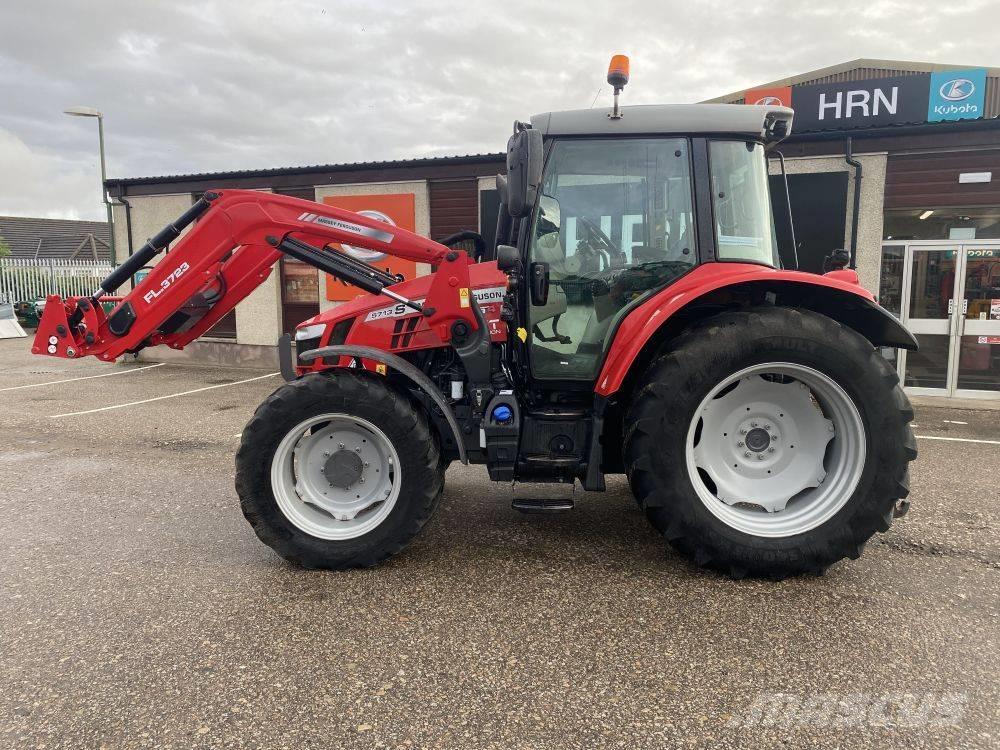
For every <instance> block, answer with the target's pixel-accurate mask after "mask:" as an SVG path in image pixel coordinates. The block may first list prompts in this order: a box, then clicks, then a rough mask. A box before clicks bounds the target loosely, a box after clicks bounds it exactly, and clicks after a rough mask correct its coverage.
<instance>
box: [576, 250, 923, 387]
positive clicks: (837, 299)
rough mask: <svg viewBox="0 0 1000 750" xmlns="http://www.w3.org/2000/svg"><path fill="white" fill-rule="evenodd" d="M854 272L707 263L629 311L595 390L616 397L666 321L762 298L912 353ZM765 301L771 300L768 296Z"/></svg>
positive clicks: (908, 338)
mask: <svg viewBox="0 0 1000 750" xmlns="http://www.w3.org/2000/svg"><path fill="white" fill-rule="evenodd" d="M856 278H857V276H856V275H855V274H854V272H853V271H836V272H833V273H831V274H828V275H824V276H820V275H817V274H811V273H802V272H800V271H786V270H781V269H776V268H770V267H767V266H759V265H752V264H747V263H706V264H705V265H702V266H698V267H697V268H695V269H694V270H693V271H691V272H690V273H688V274H686V275H685V276H683V277H682V278H680V279H679V280H678V281H676V282H675V283H674V284H672V285H670V286H669V287H667V288H666V289H663V290H661V291H660V292H658V293H657V294H655V295H654V296H653V297H651V298H650V299H648V300H646V301H645V302H643V303H642V304H641V305H639V306H638V307H636V308H635V309H633V310H632V311H631V312H629V313H628V315H626V316H625V318H624V319H623V320H622V321H621V323H620V324H619V326H618V328H617V329H616V330H615V332H614V336H613V338H612V340H611V344H610V346H608V348H607V352H606V354H605V356H604V362H603V365H602V367H601V372H600V375H599V376H598V378H597V385H596V387H595V389H594V390H595V392H596V393H597V394H598V395H601V396H610V395H611V394H613V393H616V392H617V391H618V390H619V389H620V388H621V386H622V383H623V382H624V381H625V378H626V377H627V376H628V374H629V372H630V371H631V370H632V368H633V366H634V365H635V364H636V362H638V361H642V359H643V354H644V353H647V347H650V346H657V345H658V343H659V341H660V337H659V334H660V333H661V331H663V330H664V327H665V326H667V325H668V324H669V323H674V324H676V322H677V320H678V319H679V318H681V317H686V316H687V315H689V314H694V313H695V312H696V311H697V308H698V307H699V305H712V306H713V309H714V310H716V311H717V310H718V309H719V308H718V305H720V304H722V305H732V304H734V303H738V302H739V301H740V300H741V299H744V300H748V301H749V300H754V299H759V300H763V299H765V295H767V294H769V293H770V294H773V295H774V298H773V303H774V304H777V305H782V306H788V307H803V308H807V309H810V310H814V311H815V312H819V313H822V314H824V315H827V316H828V317H831V318H833V319H834V320H837V321H838V322H840V323H842V324H843V325H846V326H848V327H850V328H853V329H854V330H856V331H858V332H859V333H861V334H862V335H863V336H865V337H866V338H867V339H868V340H869V341H870V342H871V343H872V345H874V346H892V347H899V348H901V349H916V348H917V341H916V339H915V338H914V337H913V334H911V333H910V332H909V331H908V330H906V328H905V327H904V326H903V324H902V323H900V322H899V320H898V319H896V317H895V316H893V315H892V313H890V312H889V311H887V310H886V309H885V308H883V307H881V306H880V305H879V304H878V303H877V302H876V301H875V297H874V296H873V295H872V293H871V292H869V291H868V290H867V289H865V288H864V287H862V286H861V285H860V284H857V283H854V280H855V279H856ZM768 299H770V298H768Z"/></svg>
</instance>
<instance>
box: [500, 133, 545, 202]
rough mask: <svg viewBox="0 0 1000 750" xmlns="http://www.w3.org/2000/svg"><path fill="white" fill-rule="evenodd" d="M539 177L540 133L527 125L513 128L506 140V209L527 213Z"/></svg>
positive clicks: (540, 169) (540, 167)
mask: <svg viewBox="0 0 1000 750" xmlns="http://www.w3.org/2000/svg"><path fill="white" fill-rule="evenodd" d="M519 127H522V126H520V125H519ZM541 181H542V134H541V132H540V131H538V130H532V129H530V128H523V129H519V130H516V131H515V133H514V135H512V136H511V137H510V140H509V141H507V211H508V213H510V215H511V216H512V217H513V218H515V219H523V218H524V217H525V216H527V215H528V214H530V213H531V209H532V207H533V206H534V205H535V197H536V195H537V193H538V185H539V184H540V183H541Z"/></svg>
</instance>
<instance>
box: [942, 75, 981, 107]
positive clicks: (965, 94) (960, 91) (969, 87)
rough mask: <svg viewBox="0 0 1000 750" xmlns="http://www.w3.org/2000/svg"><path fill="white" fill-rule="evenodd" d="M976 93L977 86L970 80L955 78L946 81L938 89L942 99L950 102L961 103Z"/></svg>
mask: <svg viewBox="0 0 1000 750" xmlns="http://www.w3.org/2000/svg"><path fill="white" fill-rule="evenodd" d="M974 93H976V84H974V83H973V82H972V81H970V80H969V79H968V78H953V79H951V80H950V81H945V82H944V83H942V84H941V88H939V89H938V94H940V95H941V98H942V99H944V100H945V101H949V102H960V101H962V100H963V99H968V98H969V97H970V96H972V95H973V94H974Z"/></svg>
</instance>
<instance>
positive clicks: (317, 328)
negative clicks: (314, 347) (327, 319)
mask: <svg viewBox="0 0 1000 750" xmlns="http://www.w3.org/2000/svg"><path fill="white" fill-rule="evenodd" d="M325 330H326V323H316V324H314V325H311V326H303V327H302V328H296V329H295V340H296V341H305V340H306V339H318V338H319V337H320V336H322V335H323V331H325Z"/></svg>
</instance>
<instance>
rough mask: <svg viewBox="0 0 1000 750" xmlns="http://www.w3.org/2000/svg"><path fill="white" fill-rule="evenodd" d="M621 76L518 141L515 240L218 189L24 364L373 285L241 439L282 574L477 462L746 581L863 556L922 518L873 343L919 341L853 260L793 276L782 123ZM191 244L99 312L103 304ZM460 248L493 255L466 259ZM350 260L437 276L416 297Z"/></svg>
mask: <svg viewBox="0 0 1000 750" xmlns="http://www.w3.org/2000/svg"><path fill="white" fill-rule="evenodd" d="M609 81H611V82H612V83H613V84H615V86H616V103H615V106H614V108H613V109H612V110H611V111H610V112H609V111H607V110H600V109H589V110H579V111H567V112H551V113H547V114H543V115H539V116H536V117H534V118H532V120H531V123H530V124H523V123H518V124H516V126H515V132H514V134H513V136H512V137H511V139H510V141H509V143H508V151H507V175H506V177H502V176H501V177H498V178H497V183H498V186H499V190H500V194H501V198H502V205H501V209H500V216H499V220H498V224H497V242H496V245H495V246H494V247H487V246H486V245H485V243H484V242H483V240H482V238H481V237H480V236H479V235H478V234H475V233H472V232H463V233H461V234H459V235H455V236H453V237H450V238H447V239H445V240H442V241H441V242H434V241H431V240H429V239H426V238H424V237H420V236H418V235H416V234H413V233H411V232H407V231H405V230H402V229H399V228H397V227H394V226H390V225H387V224H383V223H380V222H378V221H376V220H374V219H370V218H368V217H366V216H362V215H358V214H354V213H351V212H348V211H344V210H341V209H337V208H334V207H331V206H325V205H319V204H316V203H312V202H309V201H304V200H300V199H296V198H290V197H285V196H280V195H271V194H265V193H259V192H252V191H243V190H220V191H216V192H209V193H206V194H205V195H204V196H203V197H202V198H200V199H199V200H198V201H197V202H196V203H195V204H194V205H193V206H192V207H191V209H190V210H188V211H187V212H186V213H185V214H184V215H183V216H181V217H180V218H179V219H178V221H177V222H175V223H174V224H172V225H170V226H168V227H167V228H166V229H164V230H163V231H161V232H160V233H159V234H157V235H156V236H155V237H153V238H152V239H151V240H150V241H149V242H148V243H147V244H146V245H145V246H144V247H143V248H142V249H140V250H139V251H138V252H136V253H135V254H134V255H133V256H132V257H131V258H129V259H128V260H127V261H126V262H125V263H123V264H122V265H121V266H120V267H119V268H117V269H116V270H115V271H114V273H112V274H111V275H110V276H109V277H108V278H107V279H106V280H105V281H104V282H103V283H102V284H101V289H99V290H98V291H97V292H96V293H95V294H93V295H92V296H90V297H82V298H78V297H71V298H69V299H66V300H63V299H61V298H59V297H58V296H53V297H50V298H49V299H48V303H47V305H46V307H45V313H44V315H43V318H42V320H41V322H40V325H39V328H38V333H37V335H36V338H35V341H34V347H33V351H34V352H36V353H37V354H48V355H52V356H59V357H81V356H84V355H95V356H97V357H99V358H100V359H103V360H108V361H110V360H114V359H115V358H117V357H119V356H120V355H122V354H125V353H129V352H137V351H139V350H140V349H143V348H144V347H147V346H155V345H158V344H166V345H167V346H171V347H174V348H177V349H179V348H182V347H183V346H185V345H186V344H187V343H189V342H190V341H192V340H194V339H196V338H198V337H199V336H200V335H202V334H203V333H205V332H206V331H207V330H208V329H209V328H210V327H211V326H212V325H213V324H214V323H216V322H217V321H218V320H219V319H220V318H221V317H222V316H223V315H225V314H226V313H227V312H229V311H230V310H231V309H232V308H233V307H234V306H235V305H236V303H237V302H239V301H240V300H241V299H243V298H244V297H246V296H247V295H248V294H249V293H250V292H251V291H252V290H253V289H254V288H255V287H256V286H257V285H259V284H260V283H261V282H262V281H263V280H264V279H265V278H266V277H267V276H268V274H269V273H270V271H271V267H272V266H273V264H274V263H276V262H277V261H278V260H279V259H280V258H281V257H282V256H283V255H288V256H291V257H293V258H296V259H298V260H300V261H303V262H305V263H309V264H311V265H313V266H315V267H316V268H317V269H320V270H321V271H323V272H325V273H328V274H331V275H333V276H334V277H336V278H338V279H341V280H343V281H344V282H346V283H349V284H352V285H354V286H356V287H358V288H360V289H361V290H363V291H365V292H367V294H365V295H362V296H359V297H358V298H357V299H355V300H353V301H351V302H348V303H345V304H343V305H342V306H340V307H337V308H335V309H333V310H329V311H327V312H324V313H321V314H319V315H317V316H315V317H313V318H311V319H309V320H307V321H305V322H304V323H302V324H301V325H300V326H299V327H298V330H297V331H296V334H295V342H294V343H295V346H294V351H293V349H292V345H291V342H290V340H289V338H288V337H284V338H283V340H282V341H281V342H279V351H280V352H281V356H282V363H283V365H282V371H283V373H284V375H285V379H286V381H287V382H286V383H285V384H284V385H282V386H281V387H280V388H278V389H277V390H276V391H275V392H274V393H273V394H271V396H269V397H268V398H267V400H266V401H265V402H264V403H263V404H261V406H260V407H259V408H258V409H257V411H256V413H255V414H254V416H253V418H252V419H251V420H250V422H249V423H248V424H247V426H246V429H245V430H244V433H243V438H242V442H241V444H240V448H239V451H238V453H237V456H236V468H237V474H236V488H237V491H238V493H239V496H240V499H241V503H242V507H243V512H244V514H245V515H246V517H247V520H249V522H250V523H251V525H252V526H253V528H254V530H255V531H256V532H257V534H258V536H259V537H260V538H261V539H262V540H263V541H264V542H265V543H266V544H268V545H270V546H271V547H273V548H274V549H275V550H276V551H277V552H278V553H279V554H281V555H282V556H283V557H285V558H287V559H289V560H292V561H294V562H296V563H299V564H301V565H303V566H306V567H311V568H331V569H341V568H350V567H356V566H368V565H373V564H375V563H378V562H379V561H381V560H384V559H386V558H387V557H389V556H390V555H393V554H395V553H396V552H399V551H400V550H401V549H403V547H405V546H406V544H407V543H408V542H409V541H410V540H411V539H412V538H413V537H414V536H415V535H416V534H417V533H418V532H419V531H420V529H421V528H422V527H423V525H424V524H425V523H426V522H427V520H428V519H429V518H430V517H431V514H432V513H433V512H434V508H435V506H436V505H437V502H438V500H439V498H440V496H441V491H442V487H443V485H444V480H445V472H446V469H447V467H448V465H449V463H451V462H452V461H461V462H462V463H463V464H464V463H477V464H485V465H486V469H487V471H488V473H489V476H490V478H491V479H492V480H494V481H498V482H507V483H511V482H564V483H575V482H577V481H579V482H580V483H581V484H582V486H583V488H584V489H586V490H591V491H601V490H604V488H605V479H604V478H605V475H607V474H622V473H624V474H625V475H627V477H628V479H629V482H630V483H631V487H632V490H633V493H634V494H635V498H636V501H637V502H638V504H639V506H640V508H641V509H642V511H643V512H644V513H645V514H646V516H647V517H648V518H649V520H650V522H651V523H652V524H653V525H654V526H655V527H656V528H657V529H658V530H659V531H660V532H661V533H662V534H663V535H664V536H665V537H666V539H667V540H668V541H669V542H670V543H671V544H672V545H673V546H674V547H675V548H676V549H678V550H680V551H681V552H682V553H683V554H685V555H687V556H689V557H690V558H692V559H693V560H694V561H695V563H697V564H698V565H703V566H708V567H711V568H715V569H719V570H722V571H725V572H726V573H729V574H730V575H733V576H737V577H738V576H743V575H747V574H750V575H763V576H769V577H776V578H777V577H783V576H787V575H792V574H799V573H819V572H822V571H823V570H824V569H825V568H826V567H827V566H829V565H831V564H832V563H834V562H836V561H838V560H840V559H842V558H844V557H851V558H857V557H858V556H859V555H860V554H861V550H862V548H863V546H864V544H865V542H866V541H867V540H868V538H869V537H871V536H872V534H874V533H875V532H876V531H883V532H884V531H886V530H887V529H888V528H889V525H890V523H891V522H892V519H893V517H894V516H898V515H901V514H902V513H903V512H905V510H906V508H907V504H906V501H905V500H904V498H906V496H907V493H908V487H907V483H908V472H907V465H908V463H909V462H910V461H912V460H913V459H914V458H915V456H916V448H915V442H914V438H913V434H912V433H911V431H910V427H909V422H910V420H911V418H912V411H911V409H910V405H909V403H908V401H907V399H906V396H905V395H904V394H903V392H902V390H901V389H900V387H899V382H898V379H897V377H896V373H895V371H894V370H893V368H892V367H891V366H889V365H888V364H887V363H886V361H885V360H884V359H883V358H882V356H881V355H880V354H879V351H878V349H877V348H876V347H902V348H906V349H913V348H915V347H916V341H915V340H914V338H913V337H912V336H911V335H910V334H909V333H908V332H907V331H906V330H905V329H904V328H903V327H902V325H900V323H899V322H898V321H897V320H896V319H895V318H894V317H893V316H892V315H890V314H889V313H888V312H886V311H885V310H884V309H883V308H881V307H880V306H879V305H878V304H876V302H875V300H874V298H873V297H872V295H871V293H869V292H868V291H866V290H865V289H864V288H862V287H861V286H860V285H859V284H858V277H857V275H856V273H855V272H854V271H853V270H851V269H849V268H844V267H843V266H844V265H846V263H845V261H844V260H843V259H835V261H837V262H836V263H835V266H838V267H836V268H835V270H832V271H830V272H829V273H826V274H823V275H819V274H807V273H801V272H798V271H793V270H785V269H782V268H781V264H780V262H779V258H778V253H777V249H776V241H775V232H774V227H773V223H772V218H771V208H770V205H771V204H770V199H769V195H768V167H767V158H766V155H767V153H768V151H769V150H770V149H772V148H773V147H774V145H775V144H776V143H777V142H778V141H780V140H781V139H782V138H783V137H784V136H785V135H787V134H788V133H789V132H790V128H791V122H792V111H791V110H789V109H786V108H782V107H774V106H742V105H738V106H734V105H671V106H635V107H625V108H622V109H619V108H618V106H617V90H618V89H620V86H621V85H623V84H624V80H623V76H622V75H621V74H618V75H613V76H610V77H609ZM192 224H193V226H192V227H191V230H190V231H189V232H187V233H186V234H185V235H184V236H183V237H180V235H181V232H182V230H183V229H184V228H185V227H187V226H188V225H192ZM178 237H180V239H179V241H177V242H176V243H175V244H174V245H173V247H172V249H171V252H170V253H169V254H168V255H167V256H166V257H165V258H164V259H163V260H162V261H161V262H159V263H158V264H157V265H155V266H154V267H153V268H152V270H151V271H150V272H149V273H148V275H147V276H146V277H145V278H143V279H142V280H141V281H139V282H138V283H135V285H134V288H133V290H132V291H131V292H130V293H129V294H128V295H127V296H125V297H123V298H120V299H119V300H118V301H117V304H116V305H115V307H114V309H113V310H112V311H111V312H109V313H105V311H104V309H103V308H102V306H101V305H100V304H98V303H99V301H100V300H101V298H102V297H104V298H105V302H106V301H107V296H106V295H108V294H110V293H111V292H113V291H114V290H116V289H117V288H118V287H119V286H121V285H122V284H123V283H124V282H126V281H127V280H128V279H129V278H130V277H132V276H133V275H134V274H135V273H136V271H137V270H139V269H140V268H141V267H143V266H146V265H147V264H148V263H150V261H151V260H152V259H153V258H154V256H156V255H157V254H158V253H159V252H161V251H162V250H163V249H164V248H165V247H166V245H167V244H168V243H170V242H173V241H174V240H176V239H177V238H178ZM469 241H471V242H473V243H474V244H475V246H476V249H475V252H474V257H470V253H468V252H466V251H465V250H462V249H459V248H457V245H458V244H459V243H462V244H467V243H468V242H469ZM342 245H348V246H350V247H353V248H366V249H368V250H372V251H376V252H377V253H384V254H388V255H393V256H398V257H401V258H407V259H410V260H414V261H418V262H422V263H430V264H432V265H433V266H434V271H433V273H431V274H430V275H428V276H422V277H418V278H413V279H407V280H404V279H402V278H400V277H396V276H393V275H391V274H390V273H388V272H386V271H384V270H381V269H379V268H377V267H376V266H375V265H372V264H369V263H366V262H364V261H362V260H359V259H358V258H356V257H354V256H352V255H351V254H349V253H348V252H346V251H344V249H343V248H342V247H341V246H342ZM515 506H516V507H518V508H519V509H521V510H528V511H531V510H538V511H540V510H557V509H563V508H566V507H571V504H570V503H568V502H566V503H561V502H554V501H543V500H538V501H532V500H518V501H515Z"/></svg>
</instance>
